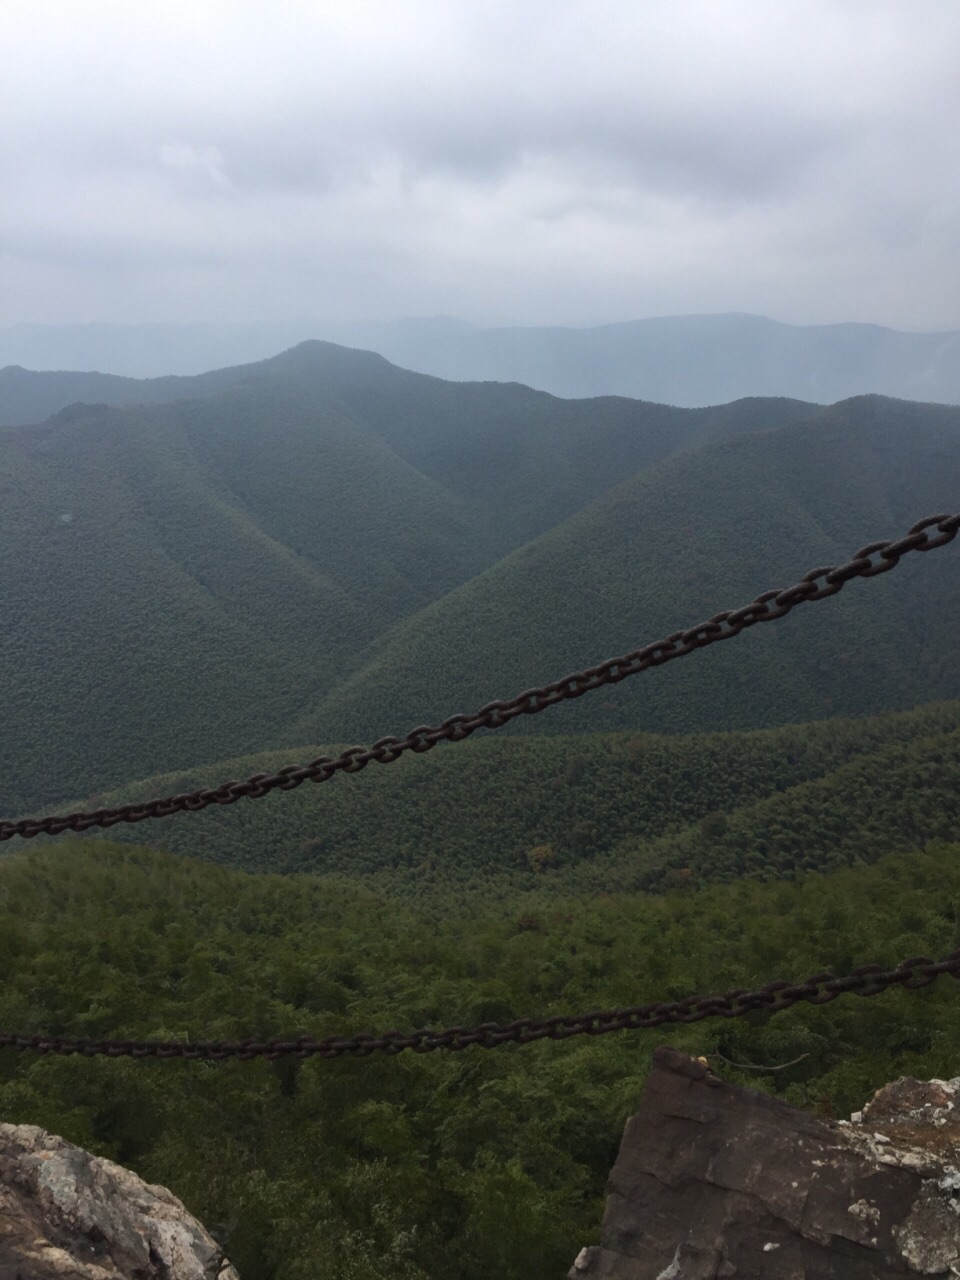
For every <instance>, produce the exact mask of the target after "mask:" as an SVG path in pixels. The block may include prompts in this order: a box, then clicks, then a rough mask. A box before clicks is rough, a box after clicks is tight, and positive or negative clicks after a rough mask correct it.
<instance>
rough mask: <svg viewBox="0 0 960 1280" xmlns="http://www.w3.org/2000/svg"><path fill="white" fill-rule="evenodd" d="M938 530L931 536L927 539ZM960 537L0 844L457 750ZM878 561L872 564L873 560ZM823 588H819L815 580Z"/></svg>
mask: <svg viewBox="0 0 960 1280" xmlns="http://www.w3.org/2000/svg"><path fill="white" fill-rule="evenodd" d="M932 526H936V529H937V533H936V534H935V535H933V534H930V533H928V532H927V530H928V529H930V528H931V527H932ZM958 530H960V514H954V515H945V514H940V515H935V516H927V517H926V518H925V519H924V520H918V521H917V523H916V524H914V525H911V527H910V529H909V531H908V533H907V535H906V537H904V538H901V539H900V540H899V541H898V542H871V543H868V544H867V546H865V547H861V548H860V550H859V551H857V552H856V553H855V554H854V556H853V558H852V559H851V560H850V561H849V562H848V563H847V564H844V565H838V566H836V567H831V566H828V567H826V568H820V569H811V570H810V572H809V573H805V574H804V576H803V577H802V578H801V579H800V581H799V582H798V583H796V584H795V585H794V586H792V587H787V588H785V589H784V590H773V591H764V592H763V594H762V595H759V596H757V598H756V599H755V600H753V601H751V603H750V604H748V605H744V606H743V608H741V609H734V610H725V611H724V612H723V613H718V614H715V615H714V617H712V618H710V619H709V620H708V621H707V622H701V623H700V624H699V625H698V626H695V627H690V628H689V629H687V630H685V631H675V632H674V633H673V634H672V635H669V636H667V637H666V638H665V639H664V640H657V641H655V642H654V643H653V644H648V645H646V646H645V647H644V648H642V649H635V650H634V651H633V652H632V653H627V654H624V655H623V656H622V657H619V658H608V659H607V661H606V662H601V663H600V664H599V665H598V666H595V667H588V668H587V669H586V670H585V671H575V672H573V673H572V674H571V675H568V676H563V677H562V678H561V679H560V680H554V681H552V682H551V683H550V684H546V685H542V686H539V687H537V688H534V689H525V690H524V692H523V693H518V694H517V695H516V697H514V698H508V699H505V700H497V701H494V702H488V703H487V704H486V705H485V706H483V707H481V708H480V710H479V711H477V712H475V713H474V714H473V715H472V716H468V715H464V714H462V713H460V714H457V715H452V716H448V717H447V719H446V720H444V721H443V722H442V723H441V724H438V725H428V724H421V725H417V727H416V728H415V729H411V730H410V732H409V733H408V734H406V736H405V737H403V738H397V737H386V738H379V739H378V740H377V741H376V742H375V743H374V744H373V745H372V746H370V747H348V748H347V749H346V751H343V752H341V754H340V755H339V756H318V757H317V759H316V760H311V761H310V763H309V764H305V765H295V764H291V765H285V766H284V767H283V768H282V769H278V770H277V772H276V773H255V774H254V775H253V776H252V777H250V778H247V779H246V780H245V781H241V782H238V781H234V782H223V783H221V784H220V785H219V786H217V787H203V788H201V789H200V790H199V791H189V792H184V793H182V794H180V795H174V796H166V797H163V798H161V799H156V800H144V801H140V802H138V803H133V804H123V805H119V806H117V807H116V808H100V809H91V810H83V811H80V812H76V813H66V814H53V815H50V816H48V817H44V818H21V819H20V820H19V821H15V822H14V821H9V820H0V841H2V840H10V839H12V838H13V837H14V836H20V837H21V838H22V839H30V838H32V837H33V836H39V835H59V834H60V833H61V832H63V831H88V830H90V828H91V827H112V826H113V825H114V824H115V823H117V822H143V821H144V819H146V818H168V817H170V816H171V814H174V813H196V812H198V811H199V810H200V809H206V808H207V807H208V805H211V804H235V803H236V802H237V801H238V800H242V799H244V798H247V799H249V800H259V799H260V797H261V796H265V795H267V794H269V792H271V791H276V790H280V791H292V790H293V789H294V788H295V787H299V786H300V784H301V783H303V782H306V781H308V780H309V781H310V782H326V781H327V779H328V778H332V777H333V775H334V774H335V773H337V772H342V773H359V772H360V770H361V769H365V768H366V767H367V765H368V764H369V763H370V762H371V760H375V761H376V762H377V763H378V764H391V763H392V762H393V761H394V760H398V759H399V758H400V756H402V755H403V754H404V752H406V751H417V752H422V751H429V750H430V749H431V748H432V747H435V746H436V745H437V743H438V742H444V741H447V742H460V741H462V739H464V738H467V737H469V736H470V734H471V733H473V732H475V731H476V730H477V729H500V728H502V726H503V725H505V724H507V723H508V722H509V721H511V720H513V719H515V718H516V717H517V716H521V715H525V716H531V715H538V714H539V713H540V712H541V711H545V710H546V709H547V707H552V706H554V705H555V704H556V703H558V702H563V701H565V700H567V699H570V698H580V697H582V696H583V694H585V693H590V692H592V691H593V690H594V689H599V688H600V687H601V686H602V685H606V684H617V683H619V682H620V681H621V680H626V679H627V677H628V676H634V675H637V674H639V672H641V671H646V670H647V669H648V668H649V667H659V666H662V665H663V663H665V662H672V661H673V659H674V658H683V657H685V656H686V655H687V654H688V653H693V651H694V650H695V649H704V648H706V646H707V645H711V644H716V643H717V642H718V641H720V640H730V639H732V638H733V637H734V636H737V635H739V634H740V632H741V631H743V630H744V628H746V627H752V626H754V625H756V623H758V622H772V621H774V620H775V619H777V618H783V617H785V616H786V615H787V614H788V613H789V612H790V611H791V610H792V609H795V608H797V606H798V605H801V604H805V603H807V602H808V601H811V600H824V599H826V597H827V596H833V595H836V593H837V592H838V591H840V590H842V588H843V587H844V586H845V585H846V584H847V583H848V582H849V581H850V580H851V579H852V578H873V577H876V575H877V574H880V573H888V572H889V571H890V570H891V569H893V568H895V567H896V565H897V564H898V563H899V561H900V557H901V556H903V555H906V553H907V552H908V551H932V550H933V549H934V548H935V547H942V546H945V545H946V544H947V543H948V542H952V541H953V539H954V538H955V537H956V536H957V531H958ZM874 556H877V557H878V559H877V560H876V561H874V560H873V558H872V557H874ZM821 578H822V579H823V585H822V586H818V585H817V581H818V579H821Z"/></svg>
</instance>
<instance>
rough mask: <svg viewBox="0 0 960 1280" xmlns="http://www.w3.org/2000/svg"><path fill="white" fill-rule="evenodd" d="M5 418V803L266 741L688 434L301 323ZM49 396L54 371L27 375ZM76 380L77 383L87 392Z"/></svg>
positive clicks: (709, 431) (702, 414)
mask: <svg viewBox="0 0 960 1280" xmlns="http://www.w3.org/2000/svg"><path fill="white" fill-rule="evenodd" d="M89 376H90V377H93V378H95V379H97V382H96V385H95V386H91V388H90V390H91V393H95V394H97V395H99V396H105V395H114V396H115V397H119V398H121V399H122V400H124V401H126V400H129V399H131V398H133V397H134V396H139V399H140V401H141V402H150V401H153V403H152V404H150V403H141V404H139V405H137V406H131V405H128V404H123V405H121V406H119V407H111V406H110V405H107V404H99V405H92V406H91V405H86V406H85V405H82V404H80V405H74V406H72V407H68V408H66V409H63V410H61V411H60V412H59V413H58V414H56V415H55V416H54V417H52V418H50V419H49V420H48V421H47V422H46V423H43V424H32V425H28V426H22V427H9V428H8V429H6V430H4V431H2V432H0V546H2V547H3V552H4V553H3V556H2V558H0V610H2V616H3V618H4V626H3V628H2V630H0V681H2V684H3V687H4V689H5V708H4V719H3V726H2V730H0V770H2V776H3V778H4V784H3V796H2V808H3V809H4V811H6V812H8V813H9V812H12V811H18V810H21V809H23V808H24V807H27V806H31V805H34V804H40V803H47V802H48V801H51V800H54V799H56V798H57V797H62V796H64V795H68V794H87V793H90V792H91V791H93V790H94V789H96V790H102V789H103V788H104V787H107V786H110V785H117V784H119V783H121V782H123V781H126V780H128V779H129V778H130V777H132V776H143V775H145V774H149V773H153V772H156V771H161V770H169V769H174V768H183V767H188V766H191V765H195V764H198V763H202V762H204V761H208V760H216V759H220V758H223V757H224V756H227V755H234V754H238V753H242V752H245V751H252V750H255V749H260V748H263V747H264V746H265V745H268V744H269V743H270V742H271V741H272V740H273V739H274V738H275V737H276V736H277V735H278V734H282V732H283V728H284V726H285V725H287V724H290V723H292V722H293V721H294V720H295V719H297V718H298V717H299V716H300V715H302V714H305V713H307V712H308V711H309V710H310V709H311V708H314V707H316V706H318V705H319V704H320V703H321V702H322V700H323V698H324V697H325V696H326V695H327V694H328V693H330V692H332V690H333V689H334V687H335V686H336V685H337V684H338V683H340V682H341V681H342V680H343V679H344V677H345V676H346V675H348V674H349V672H350V671H351V670H352V669H353V668H354V667H355V666H356V664H357V663H358V662H359V661H360V660H361V658H362V655H363V653H364V652H365V651H366V649H367V648H368V647H369V645H370V644H371V643H372V642H373V641H374V640H375V639H377V638H378V637H379V636H380V635H381V634H382V633H383V632H384V630H385V629H387V628H388V627H390V626H391V625H393V624H394V623H396V622H398V621H399V620H401V619H403V618H405V617H408V616H410V615H412V614H414V613H417V612H419V611H420V610H422V609H423V607H424V606H426V605H427V604H429V603H431V602H433V601H436V600H438V599H439V598H441V597H442V596H444V595H446V594H447V593H448V592H449V591H451V590H452V589H453V588H455V587H456V586H458V585H461V584H463V583H464V582H467V581H469V580H471V579H472V578H474V577H476V575H477V574H478V573H480V572H482V571H483V570H484V569H485V568H487V567H488V566H490V565H492V564H493V563H495V562H496V561H498V560H499V559H500V558H502V556H503V555H505V554H507V553H509V552H510V551H511V550H513V549H514V548H515V547H517V546H519V545H521V544H523V543H525V542H526V541H527V540H529V539H530V538H532V537H536V536H537V535H538V534H540V533H542V532H544V531H545V530H548V529H550V528H552V527H553V526H554V525H555V524H557V523H558V522H560V521H563V520H564V519H566V518H567V517H568V516H570V515H572V514H573V513H575V512H576V511H578V510H580V509H581V508H582V507H583V506H584V505H585V504H589V503H590V502H592V501H594V500H595V499H596V498H597V497H598V496H599V495H601V494H602V493H604V492H606V491H607V490H608V489H609V488H610V487H611V486H612V485H614V484H616V482H617V481H618V480H620V479H621V478H622V477H623V476H624V475H629V474H632V473H633V472H635V471H637V470H638V469H639V468H642V467H645V466H648V465H649V464H651V463H653V462H656V461H657V460H658V459H660V458H662V457H664V456H665V455H667V454H669V453H670V452H671V451H673V450H675V449H677V448H681V447H686V446H690V445H692V444H693V443H695V442H696V441H697V440H699V439H707V438H710V437H713V436H724V435H726V434H728V433H729V432H732V431H736V430H738V429H739V430H759V429H761V428H762V427H764V426H770V425H772V424H776V423H781V422H784V421H794V420H796V419H797V418H803V417H804V416H806V415H809V414H810V413H811V412H814V409H813V408H812V407H811V406H807V405H802V404H797V403H795V402H791V401H769V402H759V401H750V402H746V403H745V404H743V405H742V406H739V407H738V406H725V407H721V408H718V409H713V410H680V409H670V408H666V407H664V406H657V405H645V404H642V403H639V402H636V401H629V400H623V399H606V400H595V401H581V402H569V401H559V400H556V399H554V398H552V397H550V396H548V395H546V394H545V393H543V392H535V391H532V390H530V389H529V388H525V387H519V386H501V385H496V384H473V385H468V386H458V385H455V384H451V383H445V382H442V381H441V380H439V379H435V378H429V377H426V376H424V375H421V374H414V373H409V372H407V371H404V370H400V369H396V368H394V367H393V366H391V365H390V364H388V363H387V361H385V360H384V359H383V358H382V357H380V356H376V355H373V354H370V353H365V352H359V351H354V350H349V349H345V348H338V347H335V346H332V345H330V344H323V343H307V344H304V345H303V346H301V347H299V348H296V349H294V350H292V351H289V352H286V353H284V354H283V355H281V356H278V357H274V358H273V359H271V360H268V361H265V362H262V363H261V364H259V365H253V366H245V367H241V368H239V369H233V370H224V371H218V372H216V373H211V374H206V375H202V376H200V377H198V378H196V379H160V380H157V381H156V382H148V383H132V384H131V383H128V382H122V381H121V382H116V381H114V380H107V379H103V378H101V377H100V376H99V375H89ZM31 380H32V384H33V391H32V392H31V394H33V395H35V396H36V398H37V399H38V400H43V398H44V397H49V395H50V394H51V391H50V388H51V387H53V388H54V390H56V388H57V387H58V386H59V385H60V381H61V375H57V374H54V375H48V374H33V375H31ZM74 390H75V389H74Z"/></svg>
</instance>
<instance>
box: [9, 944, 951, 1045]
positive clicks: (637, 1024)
mask: <svg viewBox="0 0 960 1280" xmlns="http://www.w3.org/2000/svg"><path fill="white" fill-rule="evenodd" d="M942 973H948V974H950V976H951V977H952V978H956V979H958V980H960V951H953V952H951V953H950V955H948V956H946V957H945V958H944V959H943V960H931V959H930V958H929V957H928V956H911V957H910V959H908V960H903V961H902V962H901V963H900V964H898V965H897V967H896V968H895V969H884V968H883V967H882V966H881V965H877V964H866V965H861V966H860V968H858V969H854V971H853V972H852V973H851V974H849V975H848V976H847V977H845V978H837V977H835V976H834V975H833V974H832V973H815V974H814V975H813V976H812V977H810V978H807V979H806V981H805V982H799V983H795V984H792V983H789V982H771V983H768V985H767V986H765V987H759V988H758V989H757V990H755V991H744V990H741V989H739V988H737V989H736V990H734V991H726V992H724V993H723V994H722V995H715V996H688V997H687V999H685V1000H677V1001H672V1002H660V1003H658V1004H647V1005H637V1006H634V1007H632V1008H626V1009H608V1010H603V1011H600V1010H592V1011H590V1012H588V1013H579V1014H573V1015H563V1014H557V1015H555V1016H553V1017H550V1018H518V1019H516V1021H514V1022H509V1023H498V1022H481V1023H480V1024H479V1025H478V1026H474V1027H447V1028H446V1029H444V1030H442V1031H432V1030H430V1029H429V1028H427V1027H423V1028H421V1029H420V1030H418V1031H409V1032H404V1031H385V1032H383V1034H382V1035H369V1034H364V1033H359V1034H357V1035H352V1036H327V1037H326V1038H325V1039H323V1040H314V1039H313V1038H312V1037H311V1036H296V1037H286V1038H282V1039H272V1040H193V1041H188V1040H92V1039H89V1038H84V1037H80V1038H74V1037H70V1036H44V1035H16V1034H14V1033H13V1032H0V1048H4V1047H6V1048H11V1049H19V1050H21V1051H32V1052H34V1053H57V1054H64V1055H67V1054H74V1053H78V1054H80V1055H82V1056H83V1057H87V1058H91V1057H106V1058H124V1057H126V1058H181V1059H186V1060H189V1061H195V1060H198V1059H203V1060H204V1061H207V1062H223V1061H226V1060H227V1059H236V1060H238V1061H241V1062H247V1061H250V1060H251V1059H253V1058H266V1059H268V1060H270V1061H273V1060H275V1059H277V1058H284V1057H287V1058H313V1057H318V1058H343V1057H348V1056H349V1057H354V1058H368V1057H370V1056H371V1055H372V1054H375V1053H385V1054H387V1055H389V1056H391V1057H393V1056H396V1054H398V1053H403V1052H404V1050H406V1049H411V1050H412V1051H413V1052H414V1053H433V1052H434V1050H436V1049H446V1050H448V1051H450V1052H452V1053H456V1052H458V1051H459V1050H462V1049H469V1048H470V1046H471V1045H479V1046H480V1047H481V1048H483V1049H494V1048H496V1047H497V1046H498V1045H501V1044H532V1043H533V1042H534V1041H535V1040H568V1039H570V1038H571V1037H572V1036H602V1035H606V1034H607V1033H608V1032H611V1031H646V1030H649V1029H651V1028H652V1027H662V1026H665V1025H667V1024H668V1023H681V1024H687V1023H692V1022H703V1021H704V1020H705V1019H706V1018H744V1017H746V1016H747V1015H748V1014H751V1013H767V1014H774V1013H780V1012H782V1011H783V1010H784V1009H789V1008H791V1007H792V1006H793V1005H795V1004H801V1003H805V1004H815V1005H820V1004H829V1003H830V1002H831V1001H832V1000H836V999H837V997H838V996H842V995H846V994H852V995H858V996H863V997H868V996H876V995H880V993H881V992H883V991H886V990H887V988H888V987H894V986H900V987H905V988H906V989H907V990H908V991H918V990H920V988H922V987H928V986H930V984H931V983H933V982H935V981H936V980H937V978H938V977H939V976H940V975H941V974H942Z"/></svg>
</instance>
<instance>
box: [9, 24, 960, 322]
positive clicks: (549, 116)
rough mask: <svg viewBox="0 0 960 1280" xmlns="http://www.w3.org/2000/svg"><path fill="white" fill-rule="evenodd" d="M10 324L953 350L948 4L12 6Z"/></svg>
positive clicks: (957, 47)
mask: <svg viewBox="0 0 960 1280" xmlns="http://www.w3.org/2000/svg"><path fill="white" fill-rule="evenodd" d="M0 48H2V49H3V58H2V61H3V72H2V77H0V325H12V324H17V323H23V322H28V323H29V322H32V323H67V322H87V321H121V322H134V323H142V322H148V321H185V320H280V319H288V318H293V317H299V316H314V317H321V318H323V319H328V320H358V319H393V318H397V317H401V316H413V315H438V314H444V315H456V316H460V317H463V318H465V319H467V320H471V321H473V322H475V323H478V324H571V325H591V324H599V323H604V322H612V321H617V320H629V319H638V318H642V317H645V316H655V315H676V314H689V313H695V312H721V311H750V312H757V313H760V314H763V315H768V316H772V317H774V318H776V319H779V320H785V321H789V322H792V323H828V322H834V321H843V320H860V321H871V322H875V323H880V324H890V325H893V326H895V327H900V328H907V329H911V328H912V329H924V328H930V329H933V328H943V327H949V326H958V327H960V73H958V68H960V4H958V3H957V0H510V3H502V2H501V0H349V3H347V0H335V2H328V0H187V2H182V0H163V3H160V2H159V0H137V3H135V4H133V3H130V2H129V0H3V4H2V5H0Z"/></svg>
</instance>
